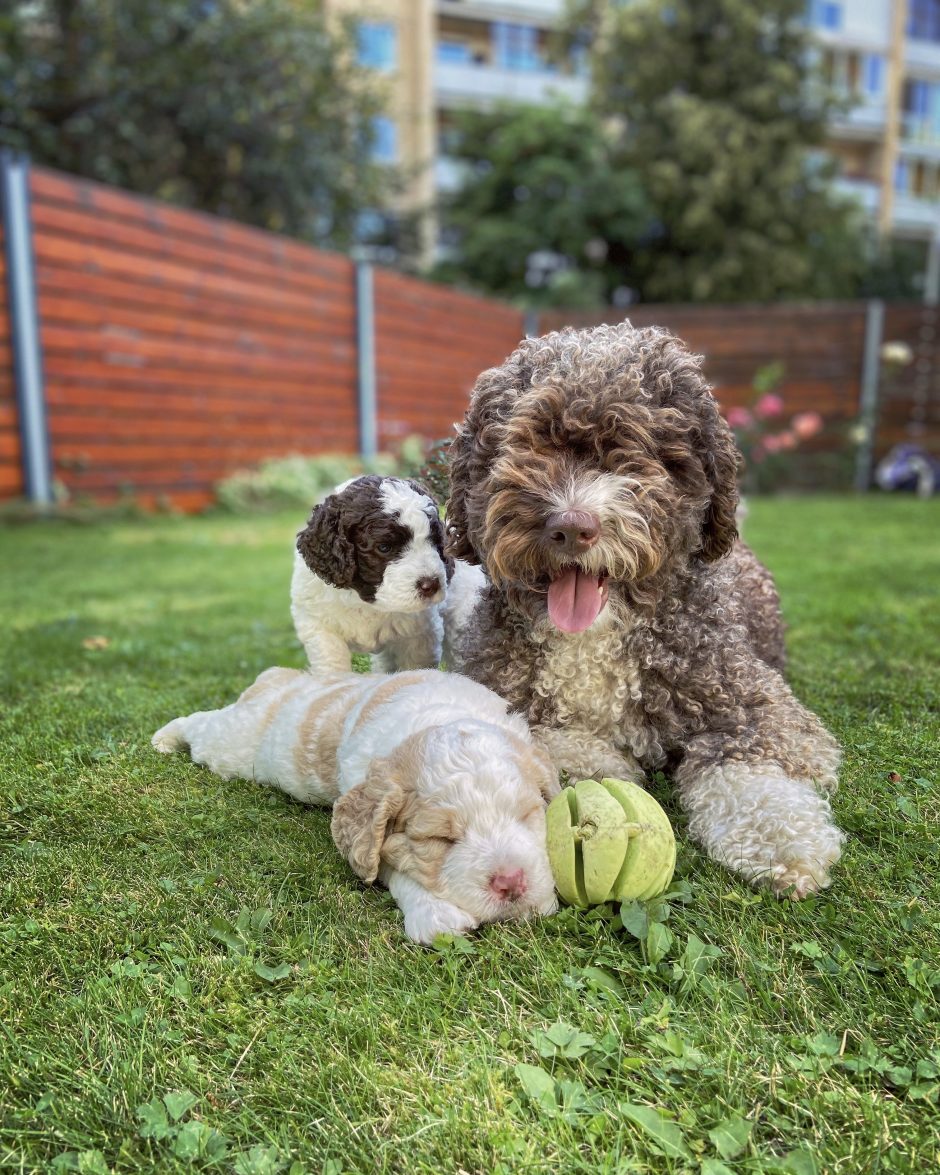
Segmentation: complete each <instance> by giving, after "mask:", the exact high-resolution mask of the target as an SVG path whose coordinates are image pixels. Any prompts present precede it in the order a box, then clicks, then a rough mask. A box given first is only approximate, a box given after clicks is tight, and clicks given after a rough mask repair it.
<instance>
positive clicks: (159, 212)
mask: <svg viewBox="0 0 940 1175" xmlns="http://www.w3.org/2000/svg"><path fill="white" fill-rule="evenodd" d="M29 197H30V199H29V203H30V215H31V225H30V235H31V240H32V249H33V254H34V258H35V277H36V283H35V284H36V295H35V308H34V309H35V314H36V316H37V320H38V327H39V341H40V347H39V350H40V359H41V364H42V368H43V373H44V380H43V386H44V396H45V409H46V418H47V421H48V426H47V433H48V436H47V438H46V440H47V447H48V453H49V462H50V466H51V474H52V477H53V478H54V479H55V480H56V481H57V482H58V483H60V484H61V485H63V486H64V487H65V488H66V489H67V490H68V491H69V492H70V493H71V494H73V495H82V496H89V497H92V498H95V499H98V500H108V499H112V498H114V497H115V496H117V495H119V494H121V493H124V492H129V493H133V494H134V495H135V496H136V497H137V498H138V499H140V500H141V501H143V502H145V503H146V502H154V501H158V500H166V501H169V502H172V503H173V504H175V505H176V506H178V507H181V508H184V509H190V508H198V507H199V506H202V505H204V504H205V503H207V502H208V501H210V500H211V497H212V493H213V487H214V484H215V482H216V481H218V480H219V479H221V478H223V477H224V476H226V475H227V474H229V473H231V472H233V471H235V470H236V469H239V468H243V467H245V466H248V465H251V464H253V463H256V462H257V461H259V460H260V459H262V458H264V457H271V456H279V455H286V454H289V453H324V452H340V451H342V452H347V453H348V452H354V451H356V450H357V448H358V447H359V444H360V439H361V437H362V436H363V433H364V429H363V424H364V422H363V419H362V413H363V412H364V411H371V410H374V412H375V420H374V422H373V423H374V432H375V435H376V436H377V438H378V442H379V445H380V446H381V447H386V448H387V447H392V446H394V445H395V444H396V443H397V442H399V441H400V440H401V439H402V438H403V437H404V436H406V435H408V434H411V433H418V434H421V435H423V436H425V437H427V438H429V439H431V438H437V437H441V436H446V435H448V434H449V433H450V432H451V429H452V425H453V423H454V421H456V420H458V419H459V418H460V417H461V416H462V415H463V412H464V408H465V406H466V402H467V397H468V394H469V391H470V389H471V387H472V385H473V381H474V379H475V378H476V375H477V374H478V373H479V372H480V371H481V370H482V369H483V368H485V367H488V366H491V365H493V364H495V363H498V362H500V361H501V360H502V359H503V358H504V356H505V355H507V354H508V353H509V352H510V351H511V350H512V348H513V347H514V346H515V345H516V343H517V342H518V340H519V339H520V338H521V336H522V335H523V333H524V331H525V327H526V322H525V320H524V317H523V315H522V313H521V312H520V311H518V310H516V309H514V308H512V307H509V306H506V305H503V304H500V303H497V302H494V301H491V300H487V299H483V298H479V297H475V296H472V295H469V294H465V293H462V292H459V291H456V290H453V289H450V288H445V287H441V286H437V285H433V284H431V283H428V282H424V281H420V280H417V279H414V278H410V277H405V276H403V275H401V274H397V273H393V272H390V271H384V270H378V271H376V272H375V274H374V281H373V282H372V283H371V290H372V294H371V299H372V300H371V303H370V308H371V316H370V324H369V325H370V326H371V333H370V334H369V337H368V339H365V340H364V335H363V329H364V322H363V320H362V318H361V316H360V317H359V318H358V319H357V298H356V290H357V282H356V266H355V265H354V263H353V262H351V261H350V260H349V259H347V258H345V257H342V256H339V255H336V254H331V253H327V252H323V251H320V250H317V249H314V248H312V247H310V246H308V245H305V244H302V243H299V242H296V241H291V240H287V239H285V238H283V237H279V236H276V235H274V234H270V233H265V232H261V231H259V230H255V229H251V228H247V227H245V226H243V225H238V224H234V223H232V222H229V221H225V220H220V219H218V218H214V217H209V216H204V215H200V214H198V213H193V212H188V211H182V210H179V209H175V208H172V207H169V206H166V205H162V204H158V203H156V202H154V201H151V200H146V199H142V198H141V197H138V196H133V195H129V194H127V193H124V192H120V191H116V190H114V189H112V188H108V187H104V186H102V185H100V184H96V183H91V182H88V181H84V180H79V179H76V178H74V177H71V176H65V175H61V174H58V173H55V172H51V171H48V170H45V169H42V168H32V169H30V172H29ZM8 300H9V299H8V298H7V295H6V283H5V282H4V284H3V287H2V289H0V497H12V496H16V495H19V494H22V493H23V491H24V486H25V484H26V483H25V481H24V474H23V469H22V465H23V455H22V445H21V437H20V432H19V429H20V422H19V416H18V411H17V399H16V394H15V385H16V380H15V379H14V375H13V354H12V351H13V348H12V346H11V330H10V321H11V318H12V313H13V312H12V308H11V307H10V306H8V305H7V302H8ZM611 317H622V313H620V314H618V313H617V312H611V313H609V314H607V315H603V316H583V315H571V314H562V313H558V312H551V313H544V314H542V315H541V316H540V319H539V321H538V329H539V330H540V331H546V330H551V329H554V328H556V327H558V326H560V325H562V324H565V323H571V324H573V325H589V324H590V323H593V322H597V321H602V320H604V319H607V320H610V318H611ZM629 317H630V318H631V320H632V321H633V322H634V323H635V324H637V325H645V324H648V323H658V324H661V325H664V326H667V327H669V328H671V329H672V330H674V331H675V332H676V333H677V334H679V335H680V336H681V337H682V338H683V339H684V340H685V341H686V342H687V343H688V344H689V346H690V347H692V348H693V349H695V350H697V351H700V352H702V353H703V354H704V355H705V356H706V370H707V372H708V374H709V377H710V378H711V380H712V381H713V382H714V384H715V387H716V393H717V395H718V398H719V400H720V402H721V403H722V406H723V407H724V408H725V409H726V410H727V409H728V408H730V407H732V406H734V405H746V404H748V403H750V402H751V401H752V400H753V398H754V392H753V387H752V381H753V378H754V375H755V373H756V372H757V371H758V370H759V369H760V368H761V367H763V366H765V365H766V364H768V363H770V362H775V361H780V362H782V363H783V364H784V366H785V369H786V375H785V383H784V385H783V389H782V390H783V393H784V396H785V399H786V403H787V409H788V411H789V412H796V411H801V410H806V409H815V410H817V411H819V412H821V413H822V414H823V415H824V416H825V417H826V419H827V421H829V422H830V423H834V424H837V425H842V424H847V423H848V422H850V421H853V420H854V419H856V417H857V415H858V412H859V396H860V388H861V385H862V379H863V355H864V351H865V335H866V304H864V303H851V304H820V305H776V306H769V307H767V306H763V307H755V306H707V307H697V306H696V307H684V306H638V307H635V308H632V309H631V311H630V312H629ZM883 337H884V338H885V339H888V340H894V339H900V340H903V341H905V342H907V343H908V344H909V345H910V347H911V348H912V349H913V354H914V361H913V363H912V364H911V365H910V366H909V367H908V368H905V369H904V370H903V372H901V373H900V374H899V375H898V376H897V377H896V378H895V377H892V380H891V381H889V383H887V384H885V385H884V387H883V402H882V416H881V428H880V430H879V433H878V436H877V442H876V455H877V454H878V453H880V452H882V451H884V449H885V448H886V447H887V446H888V445H890V444H891V443H894V442H895V441H896V440H898V439H902V438H903V437H911V438H913V439H915V440H918V441H920V443H925V444H927V445H928V447H930V446H933V447H935V448H936V447H937V445H938V443H940V421H938V413H937V400H938V385H940V372H935V366H936V361H937V359H938V358H940V356H938V352H937V347H938V344H940V321H938V314H937V310H936V309H935V308H929V307H921V306H899V307H893V306H892V307H889V308H888V311H887V314H886V318H885V324H884V329H883ZM366 343H367V344H368V346H366V345H365V344H366ZM366 353H367V354H368V356H369V357H370V358H371V359H372V360H373V370H372V371H371V372H370V371H366V370H365V369H364V363H363V356H364V354H366ZM365 367H368V361H367V362H366V363H365ZM370 381H371V386H373V387H374V390H375V399H374V405H373V406H372V408H371V409H370V407H369V403H368V400H365V401H364V400H363V398H362V392H363V388H364V386H369V384H370ZM883 382H884V381H883Z"/></svg>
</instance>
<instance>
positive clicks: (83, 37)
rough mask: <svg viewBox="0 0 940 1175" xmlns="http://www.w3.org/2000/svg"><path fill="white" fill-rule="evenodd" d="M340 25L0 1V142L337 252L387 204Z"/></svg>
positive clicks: (233, 6)
mask: <svg viewBox="0 0 940 1175" xmlns="http://www.w3.org/2000/svg"><path fill="white" fill-rule="evenodd" d="M350 36H351V33H350V30H349V29H348V28H346V27H344V26H343V25H340V24H336V23H335V22H331V23H330V24H327V22H326V20H325V18H324V16H323V13H322V12H321V10H320V6H319V5H317V4H298V3H295V2H293V0H250V2H248V0H30V2H28V3H25V2H20V3H17V2H13V3H10V2H9V0H7V2H6V3H3V4H2V5H0V141H2V143H3V145H5V146H7V147H10V148H13V149H15V150H21V151H26V152H28V153H29V154H30V155H31V156H32V158H33V159H34V161H35V162H37V163H43V164H47V165H49V166H52V167H57V168H61V169H62V170H64V171H69V172H73V173H76V174H79V175H83V176H87V177H89V178H92V179H96V180H101V181H103V182H105V183H110V184H116V185H118V186H120V187H123V188H128V189H130V190H132V191H136V192H141V193H143V194H145V195H149V196H154V197H156V198H158V199H161V200H167V201H170V202H172V203H176V204H181V205H185V206H187V207H191V208H198V209H201V210H202V211H205V212H211V213H216V214H218V215H220V216H228V217H232V218H234V219H236V220H240V221H244V222H246V223H248V224H253V225H258V226H260V227H262V228H267V229H274V230H277V231H281V232H285V233H289V234H291V235H293V236H298V237H303V238H305V239H307V240H311V241H315V242H318V243H323V244H329V245H332V246H336V247H346V246H348V245H349V244H350V243H351V242H352V240H353V239H354V236H355V229H356V224H357V218H358V216H359V214H360V213H361V211H362V209H363V208H366V207H371V206H374V205H375V204H376V203H378V202H381V201H382V200H384V199H386V198H387V195H388V188H389V177H388V175H387V173H386V172H385V171H384V170H383V169H381V168H379V167H378V166H377V165H376V164H375V163H374V162H373V160H372V157H371V142H370V136H371V134H372V125H373V118H374V116H375V114H376V112H377V110H378V109H379V108H380V100H379V97H378V96H377V94H376V93H375V92H374V90H373V85H372V82H371V77H370V74H369V73H368V71H366V70H362V69H359V68H358V67H357V66H356V65H355V54H354V53H352V52H351V51H350V47H349V40H350Z"/></svg>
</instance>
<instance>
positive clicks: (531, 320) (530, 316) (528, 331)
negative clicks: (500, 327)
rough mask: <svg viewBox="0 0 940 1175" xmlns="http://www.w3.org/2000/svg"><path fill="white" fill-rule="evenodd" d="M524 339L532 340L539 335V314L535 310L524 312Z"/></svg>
mask: <svg viewBox="0 0 940 1175" xmlns="http://www.w3.org/2000/svg"><path fill="white" fill-rule="evenodd" d="M524 329H525V337H526V338H527V339H534V338H536V337H537V336H538V333H539V312H538V311H537V310H527V311H526V312H525V328H524Z"/></svg>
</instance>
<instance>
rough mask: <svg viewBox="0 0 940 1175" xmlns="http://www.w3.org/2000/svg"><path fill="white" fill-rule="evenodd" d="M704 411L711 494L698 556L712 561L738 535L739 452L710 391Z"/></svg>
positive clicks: (705, 445)
mask: <svg viewBox="0 0 940 1175" xmlns="http://www.w3.org/2000/svg"><path fill="white" fill-rule="evenodd" d="M703 413H704V416H705V421H704V428H703V432H702V448H703V457H702V461H703V464H704V467H705V475H706V477H707V478H708V481H709V484H710V485H711V488H712V496H711V501H710V502H709V504H708V507H707V509H706V511H705V517H704V518H703V519H702V549H701V556H702V558H703V559H705V560H706V561H707V562H709V563H711V562H714V560H715V559H720V558H721V557H722V555H727V554H728V552H729V551H730V550H731V547H732V546H733V544H734V540H735V539H736V538H737V537H738V524H737V516H736V511H737V508H738V469H739V467H740V464H741V454H740V452H739V450H738V447H737V445H736V444H735V441H734V434H733V433H732V431H731V429H730V428H729V426H728V424H727V422H726V421H725V420H724V418H723V417H722V416H721V415H720V413H719V411H718V405H717V404H716V403H715V400H714V398H713V397H712V396H711V395H708V397H707V401H706V405H705V406H703Z"/></svg>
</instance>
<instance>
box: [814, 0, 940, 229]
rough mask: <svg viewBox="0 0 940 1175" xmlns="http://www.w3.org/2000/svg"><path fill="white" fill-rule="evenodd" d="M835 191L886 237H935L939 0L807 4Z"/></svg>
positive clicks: (939, 203) (939, 207) (938, 222)
mask: <svg viewBox="0 0 940 1175" xmlns="http://www.w3.org/2000/svg"><path fill="white" fill-rule="evenodd" d="M809 19H810V22H811V24H812V25H813V27H814V30H815V32H816V34H817V39H818V43H819V53H820V57H821V65H822V67H823V71H824V73H825V75H826V76H827V78H828V79H829V80H830V81H831V82H832V83H833V84H834V85H835V87H836V89H837V90H839V91H840V92H841V93H842V94H843V95H844V96H845V97H846V99H847V100H848V101H849V102H851V103H853V105H851V106H850V108H849V109H848V110H847V111H846V113H844V114H843V115H841V116H840V117H839V118H837V119H836V120H835V122H834V123H833V125H832V127H831V141H830V144H829V147H830V151H831V152H832V153H833V154H834V155H835V156H836V157H837V158H838V160H839V161H840V163H841V170H842V177H843V178H842V181H841V186H842V187H843V189H844V190H845V191H846V192H847V193H850V194H852V195H853V196H855V197H856V198H857V199H858V200H859V201H860V202H861V203H862V205H863V206H864V207H865V209H866V210H867V211H868V212H869V214H870V215H871V216H872V217H873V218H874V219H875V220H876V221H877V222H878V225H879V228H880V230H881V231H882V233H884V234H891V235H893V236H897V237H903V238H908V239H914V240H923V241H925V242H926V241H934V240H936V239H937V238H938V237H940V0H813V2H812V3H811V4H810V5H809Z"/></svg>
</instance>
